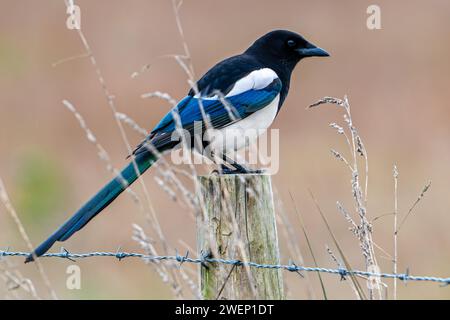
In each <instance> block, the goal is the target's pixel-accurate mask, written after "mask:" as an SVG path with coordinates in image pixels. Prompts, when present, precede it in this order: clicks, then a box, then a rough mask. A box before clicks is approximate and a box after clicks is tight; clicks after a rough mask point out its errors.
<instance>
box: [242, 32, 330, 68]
mask: <svg viewBox="0 0 450 320" xmlns="http://www.w3.org/2000/svg"><path fill="white" fill-rule="evenodd" d="M245 53H246V54H251V55H253V56H254V57H255V58H257V59H259V60H262V61H264V62H266V63H269V62H271V63H276V64H282V65H284V66H286V67H288V68H291V69H293V68H294V67H295V65H296V64H297V63H298V62H299V61H300V60H301V59H303V58H306V57H327V56H329V54H328V53H327V52H326V51H325V50H323V49H321V48H319V47H316V46H315V45H313V44H312V43H310V42H308V41H307V40H305V38H303V37H302V36H301V35H299V34H297V33H295V32H291V31H287V30H275V31H272V32H269V33H267V34H265V35H264V36H262V37H261V38H259V39H258V40H256V41H255V42H254V43H253V44H252V45H251V46H250V48H248V49H247V51H245ZM291 71H292V70H291Z"/></svg>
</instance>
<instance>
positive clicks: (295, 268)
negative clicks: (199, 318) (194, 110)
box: [0, 248, 450, 286]
mask: <svg viewBox="0 0 450 320" xmlns="http://www.w3.org/2000/svg"><path fill="white" fill-rule="evenodd" d="M28 255H29V253H28V252H20V251H9V250H6V251H2V250H0V258H1V257H26V256H28ZM92 257H114V258H116V259H118V260H119V261H120V260H122V259H126V258H141V259H143V260H145V261H148V262H160V261H176V262H179V263H180V265H181V264H183V263H185V262H187V263H195V264H202V265H204V266H207V265H208V263H212V264H214V263H221V264H227V265H234V266H248V267H253V268H260V269H282V270H286V271H290V272H302V271H303V272H321V273H328V274H336V275H339V276H340V277H341V280H345V277H347V276H350V275H355V276H363V277H379V278H388V279H399V280H402V281H404V282H405V283H406V282H408V281H422V282H437V283H440V284H442V286H447V285H449V284H450V277H448V278H440V277H434V276H414V275H411V274H409V269H407V271H406V273H402V274H395V273H384V272H370V271H361V270H347V269H346V268H338V269H332V268H322V267H305V266H299V265H296V264H295V263H293V262H290V263H289V264H264V263H256V262H251V261H241V260H237V259H222V258H212V257H211V256H210V255H209V254H204V253H202V254H201V256H200V257H198V258H190V257H189V251H188V252H186V254H185V255H179V254H178V253H177V254H176V255H172V256H170V255H168V256H164V255H162V256H160V255H146V254H143V253H134V252H124V251H120V250H118V251H117V252H102V251H97V252H88V253H71V252H69V251H68V250H66V249H64V248H62V250H61V252H55V253H46V254H44V255H42V256H41V258H62V259H68V260H71V261H75V259H85V258H92Z"/></svg>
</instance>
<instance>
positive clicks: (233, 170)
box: [212, 164, 264, 174]
mask: <svg viewBox="0 0 450 320" xmlns="http://www.w3.org/2000/svg"><path fill="white" fill-rule="evenodd" d="M233 166H234V168H229V167H227V166H225V165H223V164H222V165H220V169H216V170H213V171H212V174H261V173H264V170H260V169H249V168H246V167H244V166H241V165H238V164H233Z"/></svg>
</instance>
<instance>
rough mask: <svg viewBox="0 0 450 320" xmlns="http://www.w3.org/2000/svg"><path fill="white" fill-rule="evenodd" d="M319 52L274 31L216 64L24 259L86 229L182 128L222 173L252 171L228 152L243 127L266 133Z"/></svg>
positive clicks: (244, 140) (241, 137)
mask: <svg viewBox="0 0 450 320" xmlns="http://www.w3.org/2000/svg"><path fill="white" fill-rule="evenodd" d="M315 56H316V57H317V56H319V57H324V56H328V53H327V52H326V51H325V50H323V49H321V48H319V47H316V46H315V45H313V44H311V43H310V42H308V41H307V40H306V39H305V38H303V37H302V36H300V35H299V34H297V33H294V32H291V31H287V30H276V31H272V32H269V33H267V34H266V35H264V36H262V37H261V38H259V39H257V40H256V41H255V42H254V43H253V44H252V45H251V46H250V47H249V48H248V49H247V50H246V51H244V52H243V53H242V54H239V55H236V56H233V57H231V58H228V59H226V60H223V61H222V62H219V63H218V64H216V65H215V66H214V67H213V68H211V69H210V70H209V71H208V72H207V73H206V74H205V75H204V76H203V77H202V78H201V79H200V80H199V81H198V82H197V83H196V86H195V87H194V88H192V89H191V90H190V91H189V93H188V95H187V96H186V97H185V98H183V99H182V100H181V101H180V102H179V103H178V104H177V105H176V106H175V107H174V108H173V109H172V110H171V111H170V112H169V113H167V115H166V116H165V117H164V118H163V119H162V120H161V121H160V122H159V123H158V124H157V125H156V127H154V129H153V130H152V131H151V133H150V135H149V136H148V137H147V138H146V139H145V140H144V141H143V142H142V143H141V144H139V145H138V147H137V148H136V149H135V150H134V152H133V154H132V157H133V161H132V162H130V164H128V165H127V166H126V167H125V168H124V169H123V170H122V171H121V174H120V176H118V177H116V178H115V179H113V180H111V181H110V182H109V183H108V184H106V185H105V186H104V187H103V188H102V189H101V190H100V191H99V192H98V193H96V194H95V195H94V196H93V197H92V198H91V199H90V200H89V201H88V202H87V203H85V204H84V205H83V206H82V207H81V208H80V209H79V210H78V211H77V212H76V213H75V214H74V215H73V216H72V217H71V218H70V219H69V220H67V221H66V222H65V223H64V224H63V225H62V226H61V227H60V228H59V229H58V230H56V232H55V233H53V234H52V235H51V236H50V237H49V238H48V239H47V240H45V241H44V242H43V243H42V244H41V245H40V246H39V247H38V248H37V249H36V250H35V251H34V252H33V253H31V254H30V255H29V256H28V257H27V259H26V262H29V261H33V260H34V258H35V257H38V256H41V255H43V254H44V253H45V252H47V251H48V250H49V249H50V247H51V246H52V245H53V244H54V243H55V242H56V241H65V240H67V239H68V238H69V237H71V236H72V235H73V234H74V233H75V232H77V231H78V230H80V229H81V228H83V227H84V226H85V225H86V224H87V223H88V222H89V221H90V220H91V219H92V218H94V217H95V216H96V215H97V214H98V213H100V212H101V211H102V210H103V209H104V208H106V207H107V206H108V205H109V204H110V203H111V202H112V201H113V200H114V199H115V198H117V196H118V195H119V194H121V193H122V192H123V191H124V190H125V189H126V188H127V187H128V186H129V185H130V184H132V183H133V182H134V181H136V179H137V178H138V177H139V175H140V174H142V173H144V172H145V171H146V170H147V169H148V168H150V167H151V166H152V164H153V163H155V162H156V161H157V160H158V158H159V157H160V155H161V154H162V153H164V152H166V151H169V150H172V149H173V148H175V147H177V146H179V145H180V141H179V140H176V139H175V140H174V139H173V133H174V132H176V130H177V129H179V128H183V129H184V132H187V133H189V137H190V139H191V140H192V141H194V140H195V139H196V135H198V134H201V135H202V137H201V138H200V139H201V141H203V144H205V145H207V146H208V147H209V150H211V151H212V153H213V154H214V155H215V156H219V157H220V158H222V160H223V161H224V163H222V166H223V167H222V171H223V172H225V173H229V172H232V173H235V172H237V173H248V172H249V170H248V169H247V168H245V167H244V166H242V165H241V164H239V163H237V162H235V161H234V160H232V159H229V158H228V157H227V153H228V152H230V151H235V150H237V149H240V148H242V147H244V146H246V145H247V144H248V142H249V141H248V136H246V134H245V132H246V131H248V130H249V129H252V130H258V131H257V132H263V131H264V130H266V129H267V128H269V127H270V125H271V124H272V122H273V120H274V119H275V117H276V116H277V114H278V112H279V111H280V109H281V106H282V105H283V103H284V101H285V99H286V97H287V94H288V92H289V84H290V79H291V74H292V72H293V70H294V68H295V66H296V65H297V63H298V62H299V61H300V60H302V59H304V58H307V57H315ZM199 124H200V125H199ZM199 127H200V130H198V128H199ZM196 128H197V130H196ZM205 132H206V133H207V134H206V135H205V136H206V137H205V136H203V134H204V133H205ZM223 137H225V139H223ZM191 145H192V146H194V145H195V143H192V144H191Z"/></svg>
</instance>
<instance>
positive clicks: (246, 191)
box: [197, 174, 284, 299]
mask: <svg viewBox="0 0 450 320" xmlns="http://www.w3.org/2000/svg"><path fill="white" fill-rule="evenodd" d="M198 181H199V184H200V186H201V194H200V195H199V196H200V198H201V199H200V200H201V203H202V214H200V215H199V217H198V221H197V240H198V249H199V251H200V250H201V251H202V252H203V253H205V252H209V253H210V254H211V256H212V257H214V258H223V259H237V260H240V261H252V262H256V263H260V264H279V263H280V253H279V248H278V236H277V229H276V223H275V211H274V205H273V194H272V185H271V178H270V175H264V174H246V175H233V174H230V175H209V176H201V177H198ZM200 286H201V292H202V295H203V298H204V299H284V291H283V278H282V272H281V270H279V269H261V268H254V267H244V266H233V265H224V264H218V263H209V264H207V265H206V266H201V267H200Z"/></svg>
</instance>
